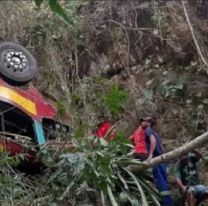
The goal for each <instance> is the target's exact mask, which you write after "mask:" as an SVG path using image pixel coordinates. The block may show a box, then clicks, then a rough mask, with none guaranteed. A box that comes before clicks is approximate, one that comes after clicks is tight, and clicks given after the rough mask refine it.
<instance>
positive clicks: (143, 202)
mask: <svg viewBox="0 0 208 206" xmlns="http://www.w3.org/2000/svg"><path fill="white" fill-rule="evenodd" d="M124 170H125V171H126V172H127V173H128V174H129V176H130V177H131V178H132V179H133V180H134V183H135V185H136V186H137V188H138V190H139V193H140V194H141V200H142V205H143V206H148V205H149V204H148V202H147V197H146V195H145V193H144V190H143V188H142V187H141V185H140V183H139V181H138V180H137V178H136V176H135V175H134V174H133V173H132V172H130V171H129V170H127V169H125V168H124Z"/></svg>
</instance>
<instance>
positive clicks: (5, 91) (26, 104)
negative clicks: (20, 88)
mask: <svg viewBox="0 0 208 206" xmlns="http://www.w3.org/2000/svg"><path fill="white" fill-rule="evenodd" d="M0 97H3V98H5V99H7V100H10V101H12V102H14V103H16V104H17V105H19V106H20V107H22V108H23V109H25V110H26V111H27V112H29V113H31V114H34V115H36V114H37V111H36V106H35V103H34V102H32V101H31V100H29V99H27V98H25V97H23V96H22V95H20V94H18V93H17V92H15V91H13V90H12V89H10V88H7V87H4V86H0Z"/></svg>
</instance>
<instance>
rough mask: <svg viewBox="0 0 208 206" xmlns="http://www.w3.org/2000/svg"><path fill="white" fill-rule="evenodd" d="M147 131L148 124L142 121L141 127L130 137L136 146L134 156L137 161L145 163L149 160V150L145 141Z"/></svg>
mask: <svg viewBox="0 0 208 206" xmlns="http://www.w3.org/2000/svg"><path fill="white" fill-rule="evenodd" d="M145 129H146V123H145V121H144V120H143V119H141V123H140V125H139V127H138V128H137V129H136V130H135V132H134V133H133V134H132V135H131V136H130V137H129V139H130V140H131V141H132V143H133V145H134V150H133V154H134V157H135V158H136V159H139V160H141V161H144V160H146V159H147V158H148V150H147V145H146V139H145Z"/></svg>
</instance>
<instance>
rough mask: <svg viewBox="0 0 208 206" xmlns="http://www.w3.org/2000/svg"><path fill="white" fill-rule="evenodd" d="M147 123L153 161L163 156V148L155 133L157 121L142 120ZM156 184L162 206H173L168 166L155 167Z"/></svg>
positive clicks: (158, 136)
mask: <svg viewBox="0 0 208 206" xmlns="http://www.w3.org/2000/svg"><path fill="white" fill-rule="evenodd" d="M142 120H143V121H145V122H146V125H147V128H146V130H145V139H146V144H147V149H148V159H147V161H149V160H151V159H152V158H154V157H157V156H159V155H161V154H163V147H162V144H161V140H160V135H159V134H158V133H157V132H156V131H155V129H154V126H155V124H156V119H155V118H152V117H147V118H142ZM152 172H153V179H154V183H155V185H156V187H157V189H158V191H159V192H160V195H161V205H162V206H172V205H173V200H172V198H171V195H170V191H169V184H168V178H167V171H166V164H164V163H161V164H158V165H156V166H154V167H153V169H152Z"/></svg>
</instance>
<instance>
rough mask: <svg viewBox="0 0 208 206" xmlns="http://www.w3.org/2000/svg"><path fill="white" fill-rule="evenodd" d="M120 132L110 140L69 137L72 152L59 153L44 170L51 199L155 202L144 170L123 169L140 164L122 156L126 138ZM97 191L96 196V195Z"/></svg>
mask: <svg viewBox="0 0 208 206" xmlns="http://www.w3.org/2000/svg"><path fill="white" fill-rule="evenodd" d="M124 138H125V137H124V136H123V135H122V134H119V135H118V138H117V139H115V140H114V141H111V142H107V141H105V140H104V139H98V138H95V137H93V136H92V137H85V138H82V141H77V140H73V143H74V145H76V147H77V149H76V152H75V153H63V154H61V155H59V157H58V159H57V160H55V162H54V165H52V166H51V169H50V168H49V169H48V173H47V175H48V176H49V179H48V181H47V185H48V186H49V188H50V191H51V193H52V194H53V197H54V199H53V202H56V203H61V202H63V201H67V199H69V198H72V199H74V201H75V202H78V201H79V197H80V196H82V197H84V198H85V200H87V199H88V197H89V195H90V196H91V197H93V198H92V199H93V200H94V203H95V202H96V201H99V200H101V201H102V202H103V203H104V202H106V203H108V204H107V205H110V204H111V205H113V206H114V205H123V204H124V205H125V204H128V203H130V205H140V204H143V205H155V204H156V202H157V201H158V194H157V192H156V191H155V190H154V189H153V187H152V186H151V184H150V183H149V182H148V180H147V177H148V175H147V174H148V173H147V171H144V172H141V173H140V174H139V175H135V174H133V173H132V172H131V171H130V170H128V169H127V166H129V165H132V164H133V165H140V166H142V163H141V162H139V161H137V160H133V159H131V158H126V152H127V151H128V149H129V146H128V140H125V139H124ZM99 194H100V197H98V196H99Z"/></svg>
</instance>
